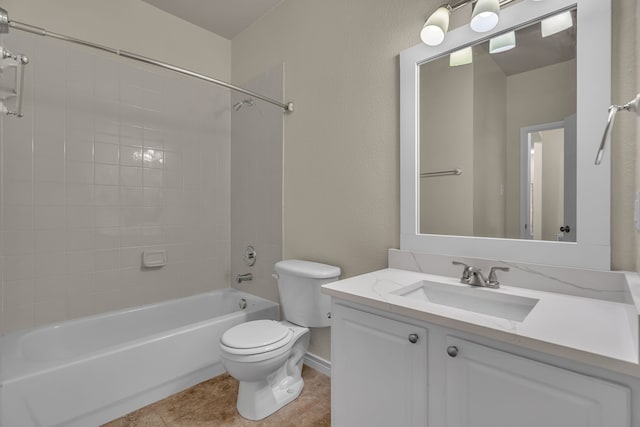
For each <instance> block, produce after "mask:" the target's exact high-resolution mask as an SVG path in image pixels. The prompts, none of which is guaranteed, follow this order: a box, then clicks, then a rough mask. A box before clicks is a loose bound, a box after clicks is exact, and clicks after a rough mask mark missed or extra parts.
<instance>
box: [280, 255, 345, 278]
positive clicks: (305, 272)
mask: <svg viewBox="0 0 640 427" xmlns="http://www.w3.org/2000/svg"><path fill="white" fill-rule="evenodd" d="M274 270H275V271H276V273H277V274H282V273H286V274H290V275H292V276H297V277H306V278H310V279H331V278H334V277H336V278H337V277H339V276H340V267H336V266H334V265H327V264H321V263H319V262H312V261H303V260H299V259H286V260H284V261H279V262H277V263H276V265H275V267H274Z"/></svg>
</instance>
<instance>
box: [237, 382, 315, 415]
mask: <svg viewBox="0 0 640 427" xmlns="http://www.w3.org/2000/svg"><path fill="white" fill-rule="evenodd" d="M303 387H304V380H303V379H302V377H298V378H294V377H292V376H286V377H284V378H282V379H281V380H280V381H276V382H275V383H272V382H270V381H240V387H239V389H238V403H237V408H238V413H239V414H240V415H242V416H243V417H244V418H247V419H249V420H252V421H258V420H261V419H263V418H266V417H268V416H269V415H271V414H273V413H274V412H276V411H278V410H279V409H280V408H282V407H283V406H285V405H286V404H287V403H290V402H291V401H293V400H295V399H296V398H297V397H298V396H299V395H300V393H301V392H302V388H303Z"/></svg>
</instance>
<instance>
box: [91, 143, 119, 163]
mask: <svg viewBox="0 0 640 427" xmlns="http://www.w3.org/2000/svg"><path fill="white" fill-rule="evenodd" d="M94 158H95V162H96V163H107V164H112V165H117V164H119V162H120V157H119V146H118V145H117V144H113V143H111V144H108V143H106V142H98V141H97V139H96V142H95V144H94Z"/></svg>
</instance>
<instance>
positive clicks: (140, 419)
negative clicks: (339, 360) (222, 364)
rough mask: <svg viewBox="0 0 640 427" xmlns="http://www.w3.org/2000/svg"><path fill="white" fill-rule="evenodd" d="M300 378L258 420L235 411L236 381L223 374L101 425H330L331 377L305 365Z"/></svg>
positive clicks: (245, 426) (282, 426)
mask: <svg viewBox="0 0 640 427" xmlns="http://www.w3.org/2000/svg"><path fill="white" fill-rule="evenodd" d="M302 377H303V378H304V388H303V389H302V393H301V394H300V396H299V397H298V398H297V399H296V400H294V401H293V402H291V403H289V404H288V405H286V406H285V407H284V408H282V409H280V410H279V411H278V412H276V413H275V414H273V415H271V416H269V417H267V418H265V419H263V420H261V421H249V420H246V419H244V418H242V417H241V416H240V415H239V414H238V411H236V398H237V396H238V381H237V380H235V379H234V378H233V377H231V376H229V375H228V374H223V375H220V376H217V377H215V378H212V379H210V380H208V381H205V382H203V383H200V384H197V385H195V386H193V387H191V388H188V389H187V390H185V391H182V392H180V393H177V394H174V395H172V396H169V397H167V398H166V399H164V400H161V401H159V402H156V403H153V404H151V405H149V406H145V407H144V408H142V409H139V410H137V411H135V412H132V413H130V414H128V415H125V416H124V417H122V418H118V419H117V420H114V421H111V422H110V423H107V424H104V425H103V426H102V427H209V426H211V427H214V426H215V427H218V426H242V427H248V426H274V427H275V426H277V427H285V426H291V427H300V426H309V427H316V426H318V427H321V426H330V425H331V397H330V396H331V381H330V378H329V377H327V376H326V375H323V374H321V373H320V372H318V371H316V370H314V369H312V368H309V367H308V366H304V368H303V370H302Z"/></svg>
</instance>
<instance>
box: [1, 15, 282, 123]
mask: <svg viewBox="0 0 640 427" xmlns="http://www.w3.org/2000/svg"><path fill="white" fill-rule="evenodd" d="M5 16H6V15H5ZM0 25H2V23H0ZM4 25H8V26H9V27H11V28H15V29H16V30H21V31H25V32H28V33H32V34H37V35H39V36H45V37H51V38H54V39H58V40H63V41H66V42H71V43H75V44H79V45H82V46H87V47H91V48H94V49H98V50H102V51H105V52H109V53H113V54H114V55H118V56H123V57H125V58H129V59H133V60H136V61H139V62H144V63H147V64H151V65H155V66H156V67H160V68H165V69H167V70H171V71H175V72H178V73H181V74H184V75H187V76H190V77H195V78H197V79H200V80H204V81H206V82H209V83H213V84H216V85H219V86H223V87H226V88H227V89H231V90H233V91H236V92H240V93H244V94H245V95H249V96H251V97H254V98H257V99H260V100H262V101H265V102H268V103H270V104H273V105H276V106H278V107H280V108H282V109H283V110H284V111H285V112H286V113H292V112H293V109H294V104H293V102H287V103H286V104H285V103H282V102H280V101H276V100H275V99H272V98H269V97H267V96H263V95H260V94H259V93H256V92H253V91H251V90H248V89H244V88H241V87H239V86H235V85H232V84H231V83H227V82H225V81H222V80H218V79H214V78H213V77H209V76H206V75H204V74H200V73H196V72H195V71H191V70H187V69H185V68H181V67H178V66H175V65H171V64H167V63H165V62H162V61H158V60H156V59H153V58H147V57H146V56H142V55H138V54H137V53H133V52H128V51H126V50H121V49H114V48H112V47H108V46H103V45H100V44H97V43H92V42H88V41H86V40H81V39H77V38H75V37H70V36H65V35H63V34H58V33H54V32H51V31H48V30H45V29H44V28H40V27H36V26H33V25H29V24H25V23H22V22H18V21H14V20H8V22H5V23H4Z"/></svg>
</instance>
